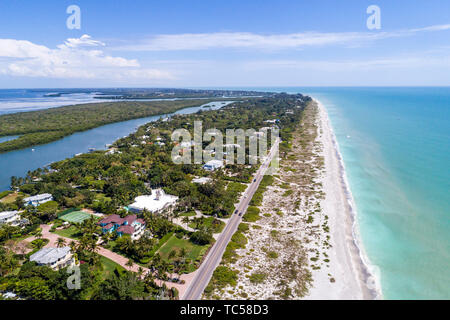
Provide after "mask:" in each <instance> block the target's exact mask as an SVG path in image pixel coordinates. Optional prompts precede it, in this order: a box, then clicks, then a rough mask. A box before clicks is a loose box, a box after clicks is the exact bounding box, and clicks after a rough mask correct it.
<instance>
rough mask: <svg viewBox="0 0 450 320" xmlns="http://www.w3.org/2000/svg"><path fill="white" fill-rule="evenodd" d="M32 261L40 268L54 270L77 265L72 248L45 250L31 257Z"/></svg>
mask: <svg viewBox="0 0 450 320" xmlns="http://www.w3.org/2000/svg"><path fill="white" fill-rule="evenodd" d="M30 261H34V262H36V263H37V264H38V265H40V266H47V267H50V268H52V269H53V270H58V269H61V268H64V267H68V266H71V265H73V264H74V263H75V260H74V259H73V255H72V253H71V252H70V247H63V248H43V249H41V250H39V251H38V252H36V253H34V254H32V255H31V256H30Z"/></svg>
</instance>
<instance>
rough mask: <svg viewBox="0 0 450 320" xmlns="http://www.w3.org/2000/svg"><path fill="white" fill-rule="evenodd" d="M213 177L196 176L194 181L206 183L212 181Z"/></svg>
mask: <svg viewBox="0 0 450 320" xmlns="http://www.w3.org/2000/svg"><path fill="white" fill-rule="evenodd" d="M211 180H212V179H211V178H208V177H201V178H194V179H192V182H193V183H199V184H205V183H208V182H210V181H211Z"/></svg>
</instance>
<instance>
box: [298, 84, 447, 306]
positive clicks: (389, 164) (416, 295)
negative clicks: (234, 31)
mask: <svg viewBox="0 0 450 320" xmlns="http://www.w3.org/2000/svg"><path fill="white" fill-rule="evenodd" d="M289 91H291V90H289ZM301 91H302V92H307V93H309V94H310V95H311V96H313V97H315V98H317V99H318V100H320V101H321V102H322V104H323V105H324V106H325V108H326V109H327V111H328V114H329V117H330V120H331V123H332V126H333V130H334V132H335V135H336V138H337V141H338V144H339V148H340V151H341V154H342V157H343V160H344V163H345V167H346V174H347V178H348V182H349V185H350V189H351V191H352V194H353V198H354V200H355V204H356V209H357V212H358V215H357V219H358V224H359V231H360V232H359V233H360V237H361V240H362V243H363V246H364V248H365V251H366V254H367V255H368V257H369V259H370V262H371V264H372V265H374V266H375V267H376V269H377V272H376V274H377V276H378V278H379V281H380V283H381V287H382V292H383V296H384V298H387V299H449V298H450V196H449V191H450V170H449V165H450V117H449V116H450V88H321V89H317V88H304V89H303V90H301Z"/></svg>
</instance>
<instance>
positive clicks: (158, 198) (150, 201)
mask: <svg viewBox="0 0 450 320" xmlns="http://www.w3.org/2000/svg"><path fill="white" fill-rule="evenodd" d="M177 200H178V197H177V196H174V195H170V194H166V193H165V192H164V191H163V190H161V189H157V190H152V194H151V195H145V196H139V197H137V198H135V199H134V201H135V202H134V203H133V204H132V205H129V206H128V208H130V209H131V210H138V211H141V210H144V209H146V210H148V211H150V212H156V211H159V210H161V209H163V208H164V207H165V206H167V205H168V204H172V203H175V202H176V201H177Z"/></svg>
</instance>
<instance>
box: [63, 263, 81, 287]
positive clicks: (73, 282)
mask: <svg viewBox="0 0 450 320" xmlns="http://www.w3.org/2000/svg"><path fill="white" fill-rule="evenodd" d="M67 273H68V274H70V276H69V277H68V278H67V282H66V284H67V289H69V290H79V289H81V271H80V267H79V266H77V265H71V266H69V267H68V268H67Z"/></svg>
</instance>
